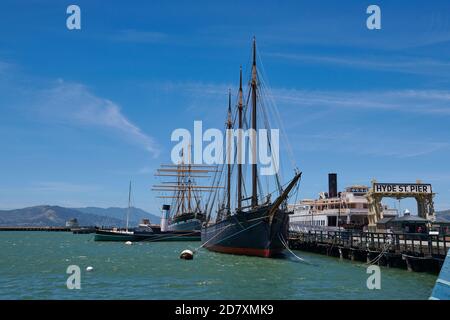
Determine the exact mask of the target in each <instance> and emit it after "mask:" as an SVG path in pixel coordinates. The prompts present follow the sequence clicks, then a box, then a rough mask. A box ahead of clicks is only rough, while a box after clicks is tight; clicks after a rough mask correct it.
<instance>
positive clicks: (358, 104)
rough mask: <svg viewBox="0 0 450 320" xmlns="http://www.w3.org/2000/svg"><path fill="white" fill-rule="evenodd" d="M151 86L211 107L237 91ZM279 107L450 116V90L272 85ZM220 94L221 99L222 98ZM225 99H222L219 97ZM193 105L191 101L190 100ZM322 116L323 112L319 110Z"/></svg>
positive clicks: (198, 86)
mask: <svg viewBox="0 0 450 320" xmlns="http://www.w3.org/2000/svg"><path fill="white" fill-rule="evenodd" d="M151 86H152V87H153V88H154V89H155V88H157V90H158V91H159V92H165V93H166V94H169V93H172V92H174V91H176V92H177V93H179V94H185V95H187V96H189V97H191V98H193V99H194V98H195V99H197V100H198V99H201V100H202V105H203V106H205V107H208V106H209V107H210V106H211V105H212V104H217V102H221V101H222V100H223V99H222V96H224V95H226V93H227V92H228V89H229V88H233V89H234V90H232V92H233V93H235V92H236V90H235V89H236V85H232V84H224V83H203V82H165V83H162V84H157V83H153V84H151ZM266 93H267V94H268V95H269V96H270V98H273V100H274V101H276V103H277V105H278V106H283V107H295V108H310V109H313V110H314V111H318V109H317V107H321V108H326V109H359V110H367V109H376V110H385V111H395V112H406V113H411V112H414V113H420V114H428V115H442V116H450V91H449V90H429V89H401V90H371V91H345V90H339V91H332V90H299V89H295V88H292V89H289V88H272V89H271V90H270V92H266ZM218 97H219V98H218ZM218 99H221V100H218ZM186 104H187V105H189V101H186ZM319 115H322V112H319Z"/></svg>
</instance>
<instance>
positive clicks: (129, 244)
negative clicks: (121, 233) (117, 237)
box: [125, 241, 133, 246]
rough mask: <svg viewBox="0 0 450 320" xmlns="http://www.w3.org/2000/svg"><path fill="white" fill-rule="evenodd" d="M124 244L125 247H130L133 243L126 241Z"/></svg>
mask: <svg viewBox="0 0 450 320" xmlns="http://www.w3.org/2000/svg"><path fill="white" fill-rule="evenodd" d="M125 244H126V245H127V246H131V245H132V244H133V242H131V241H127V242H125Z"/></svg>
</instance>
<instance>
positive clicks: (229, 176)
mask: <svg viewBox="0 0 450 320" xmlns="http://www.w3.org/2000/svg"><path fill="white" fill-rule="evenodd" d="M232 127H233V119H232V118H231V90H228V119H227V129H228V130H227V136H228V143H227V160H228V172H227V173H228V176H227V178H228V179H227V213H229V212H230V210H231V139H232V136H231V134H232V133H231V128H232Z"/></svg>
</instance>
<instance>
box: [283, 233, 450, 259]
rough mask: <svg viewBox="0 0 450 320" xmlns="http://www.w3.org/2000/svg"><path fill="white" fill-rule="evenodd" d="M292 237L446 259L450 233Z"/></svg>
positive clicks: (317, 234)
mask: <svg viewBox="0 0 450 320" xmlns="http://www.w3.org/2000/svg"><path fill="white" fill-rule="evenodd" d="M290 233H291V234H290V237H291V238H297V239H300V240H302V241H304V242H309V243H317V244H328V245H334V246H340V247H345V248H355V249H365V250H369V251H387V252H396V253H400V252H401V253H408V254H413V255H416V256H423V257H431V256H440V257H442V256H445V255H446V254H447V251H448V249H449V248H450V234H440V235H430V234H427V233H386V232H362V231H360V232H358V231H351V230H344V231H342V230H341V231H331V230H301V229H297V230H293V229H291V230H290Z"/></svg>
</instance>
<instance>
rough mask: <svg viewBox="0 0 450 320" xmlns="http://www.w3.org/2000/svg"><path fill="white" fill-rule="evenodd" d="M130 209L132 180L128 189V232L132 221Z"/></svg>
mask: <svg viewBox="0 0 450 320" xmlns="http://www.w3.org/2000/svg"><path fill="white" fill-rule="evenodd" d="M130 207H131V180H130V186H129V188H128V209H127V225H126V229H125V230H126V231H127V232H128V222H129V220H130Z"/></svg>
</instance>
